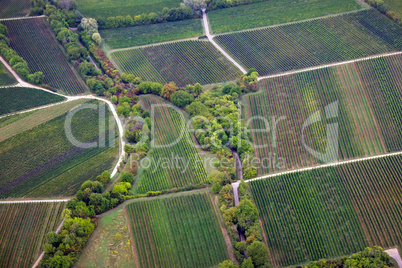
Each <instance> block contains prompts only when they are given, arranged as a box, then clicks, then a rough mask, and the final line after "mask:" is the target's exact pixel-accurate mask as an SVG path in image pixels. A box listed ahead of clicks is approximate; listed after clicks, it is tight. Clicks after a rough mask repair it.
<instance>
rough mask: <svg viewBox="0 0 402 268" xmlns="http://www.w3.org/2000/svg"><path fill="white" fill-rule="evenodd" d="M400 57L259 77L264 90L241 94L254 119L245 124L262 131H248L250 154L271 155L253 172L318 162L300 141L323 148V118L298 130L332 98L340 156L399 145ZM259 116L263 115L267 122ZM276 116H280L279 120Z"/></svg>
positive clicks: (361, 154) (377, 151) (395, 148)
mask: <svg viewBox="0 0 402 268" xmlns="http://www.w3.org/2000/svg"><path fill="white" fill-rule="evenodd" d="M401 59H402V56H401V55H395V56H390V57H382V58H377V59H372V60H366V61H361V62H356V63H352V64H346V65H340V66H336V67H330V68H325V69H320V70H314V71H309V72H303V73H298V74H294V75H289V76H285V77H276V78H270V79H265V80H263V81H261V86H262V89H263V91H262V92H259V93H257V94H253V95H248V96H245V98H244V101H245V104H246V106H245V108H244V113H245V117H246V118H253V119H252V120H251V121H250V128H251V129H252V130H253V129H254V130H259V129H263V130H266V132H259V131H254V132H252V140H253V144H254V147H255V148H256V149H255V151H254V152H255V156H256V157H257V158H259V159H260V160H261V161H262V159H264V158H266V159H270V160H269V163H256V164H257V165H258V173H259V174H266V173H271V172H278V171H281V170H283V169H288V168H291V169H295V168H301V167H307V166H311V165H315V164H317V163H319V160H318V159H316V158H315V157H314V156H312V155H311V154H310V153H309V152H308V151H307V149H306V147H305V146H304V143H305V144H306V145H307V146H309V147H311V148H314V150H316V151H318V152H320V153H324V152H325V151H326V148H327V145H328V144H327V140H326V139H327V138H326V135H327V133H326V128H327V126H326V124H327V122H326V121H325V120H322V121H320V122H319V123H315V124H313V125H311V126H310V127H307V128H306V129H305V130H304V133H302V132H303V123H304V122H306V120H307V118H308V117H310V116H311V115H312V114H313V113H315V112H317V111H322V112H323V111H324V109H325V106H327V105H328V104H330V103H333V102H336V101H338V110H339V113H338V115H337V117H338V118H337V122H338V126H339V143H338V145H337V146H338V148H339V153H338V156H339V158H340V159H345V160H346V159H352V158H357V157H364V156H369V155H375V154H382V153H387V152H392V151H399V150H402V142H401V138H400V137H401V133H402V128H401V125H400V124H399V123H398V122H401V120H402V112H401V109H400V108H397V107H398V106H400V103H401V97H400V93H401V87H400V86H399V85H400V78H399V75H398V73H399V71H398V70H399V69H400V66H399V65H400V61H401ZM398 92H399V94H398ZM322 112H321V113H322ZM258 116H259V117H261V116H262V117H264V118H266V119H267V122H268V125H267V124H266V123H264V121H263V120H261V118H258ZM272 116H274V117H275V118H274V121H275V122H277V123H275V124H274V121H273V120H272ZM281 116H285V119H281V120H279V118H280V117H281ZM278 120H279V121H278ZM273 125H275V128H274V127H273ZM303 135H304V140H303ZM303 142H304V143H303ZM280 158H283V160H282V159H280ZM283 162H284V163H283Z"/></svg>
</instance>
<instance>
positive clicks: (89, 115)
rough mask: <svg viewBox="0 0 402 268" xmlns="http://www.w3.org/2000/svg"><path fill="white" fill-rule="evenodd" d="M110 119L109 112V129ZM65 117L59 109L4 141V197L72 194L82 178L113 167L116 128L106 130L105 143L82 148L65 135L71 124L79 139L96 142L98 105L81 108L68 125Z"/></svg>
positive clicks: (0, 175) (0, 173)
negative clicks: (49, 117) (47, 119)
mask: <svg viewBox="0 0 402 268" xmlns="http://www.w3.org/2000/svg"><path fill="white" fill-rule="evenodd" d="M89 103H90V104H96V105H97V104H98V102H96V101H93V102H89ZM61 105H62V104H61ZM96 107H97V106H96ZM106 111H108V110H107V109H106ZM23 119H24V118H22V120H23ZM108 121H109V117H106V130H108V129H109V125H108ZM65 122H66V115H61V116H58V117H56V118H54V119H52V120H50V121H48V122H47V123H44V124H42V125H39V126H37V127H35V128H33V129H30V130H28V131H25V132H22V133H19V134H17V135H15V136H13V137H11V138H8V139H6V140H4V141H2V142H0V162H1V163H7V164H6V165H1V166H0V198H7V197H54V196H71V195H73V194H74V193H75V192H76V191H77V189H78V188H79V186H80V185H81V184H82V182H83V181H85V180H88V179H94V178H95V177H96V176H97V175H99V174H100V173H102V171H104V170H111V169H112V168H113V165H114V162H115V158H116V155H117V153H118V143H117V141H116V139H115V138H116V137H117V131H115V133H114V134H113V135H109V134H108V135H106V137H105V147H102V146H100V147H95V148H87V149H85V148H80V147H76V146H75V145H73V144H72V143H71V142H70V141H69V140H68V139H67V138H66V131H65V130H66V129H71V133H72V134H73V136H74V138H75V139H76V140H78V141H80V142H98V141H99V140H100V139H99V111H98V109H95V110H93V109H90V108H88V109H82V110H80V111H78V112H77V113H76V114H75V115H74V116H73V117H72V123H71V127H65ZM13 125H16V124H15V123H14V124H13ZM9 126H11V125H8V126H6V127H9ZM16 127H17V126H16ZM11 131H13V130H12V129H11ZM16 131H18V130H17V129H16V130H14V131H13V132H16ZM109 136H110V137H109ZM109 139H111V140H112V141H113V142H114V143H115V145H114V146H113V147H109V144H110V140H109Z"/></svg>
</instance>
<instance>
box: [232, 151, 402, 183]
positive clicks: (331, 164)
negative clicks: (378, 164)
mask: <svg viewBox="0 0 402 268" xmlns="http://www.w3.org/2000/svg"><path fill="white" fill-rule="evenodd" d="M394 155H402V151H399V152H395V153H389V154H381V155H375V156H369V157H363V158H357V159H352V160H346V161H339V162H334V163H329V164H323V165H318V166H314V167H307V168H301V169H294V170H290V171H285V172H279V173H274V174H269V175H264V176H260V177H257V178H253V179H249V180H245V182H251V181H257V180H262V179H266V178H272V177H276V176H282V175H286V174H291V173H297V172H303V171H308V170H313V169H319V168H326V167H335V166H341V165H346V164H350V163H356V162H361V161H367V160H372V159H378V158H384V157H389V156H394ZM232 185H233V184H232Z"/></svg>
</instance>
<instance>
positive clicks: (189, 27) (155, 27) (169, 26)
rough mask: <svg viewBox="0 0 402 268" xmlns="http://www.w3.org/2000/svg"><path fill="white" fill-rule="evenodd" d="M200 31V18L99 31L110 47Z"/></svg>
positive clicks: (150, 41) (148, 42) (193, 34)
mask: <svg viewBox="0 0 402 268" xmlns="http://www.w3.org/2000/svg"><path fill="white" fill-rule="evenodd" d="M202 33H203V28H202V21H201V20H200V19H194V20H184V21H175V22H169V23H159V24H151V25H144V26H135V27H127V28H119V29H108V30H101V31H100V34H101V36H102V38H103V40H104V41H105V42H106V44H107V45H108V47H109V48H111V49H115V48H125V47H133V46H141V45H148V44H152V43H160V42H165V41H172V40H178V39H185V38H190V37H196V36H201V35H202Z"/></svg>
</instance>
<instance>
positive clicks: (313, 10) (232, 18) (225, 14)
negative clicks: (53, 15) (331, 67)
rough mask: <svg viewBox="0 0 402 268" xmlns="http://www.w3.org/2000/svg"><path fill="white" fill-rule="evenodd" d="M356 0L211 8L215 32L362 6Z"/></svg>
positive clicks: (289, 0)
mask: <svg viewBox="0 0 402 268" xmlns="http://www.w3.org/2000/svg"><path fill="white" fill-rule="evenodd" d="M361 8H362V5H361V4H359V3H358V2H357V1H355V0H335V1H331V0H307V1H293V0H270V1H264V2H261V3H255V4H252V5H240V6H237V7H232V8H224V9H217V10H213V11H210V12H208V18H209V21H210V23H211V29H212V32H213V33H215V34H220V33H226V32H232V31H239V30H244V29H250V28H257V27H263V26H269V25H275V24H280V23H287V22H293V21H298V20H304V19H311V18H316V17H321V16H325V15H329V14H336V13H341V12H347V11H351V10H357V9H361Z"/></svg>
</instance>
